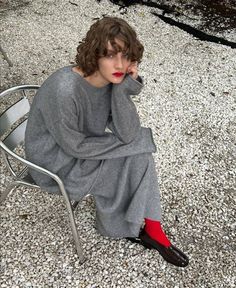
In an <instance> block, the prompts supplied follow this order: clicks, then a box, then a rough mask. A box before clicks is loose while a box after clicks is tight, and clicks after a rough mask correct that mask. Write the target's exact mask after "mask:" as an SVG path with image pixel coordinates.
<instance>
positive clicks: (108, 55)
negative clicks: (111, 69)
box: [106, 54, 114, 58]
mask: <svg viewBox="0 0 236 288" xmlns="http://www.w3.org/2000/svg"><path fill="white" fill-rule="evenodd" d="M106 57H107V58H113V57H114V55H113V54H107V56H106Z"/></svg>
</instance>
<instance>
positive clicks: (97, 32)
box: [75, 17, 144, 77]
mask: <svg viewBox="0 0 236 288" xmlns="http://www.w3.org/2000/svg"><path fill="white" fill-rule="evenodd" d="M116 39H118V40H121V41H122V42H123V43H124V47H120V46H119V45H118V44H117V43H116V41H115V40H116ZM108 42H110V43H111V45H112V47H113V49H114V50H115V52H116V53H118V52H120V51H122V52H125V53H127V54H128V59H130V60H131V62H134V61H137V62H138V63H140V62H141V59H142V56H143V50H144V48H143V45H142V44H141V43H140V41H139V40H138V39H137V34H136V32H135V31H134V29H133V28H132V27H131V26H130V25H129V24H128V23H127V22H126V21H125V20H123V19H120V18H116V17H104V18H103V19H101V20H98V21H97V22H95V23H94V24H93V25H92V26H91V27H90V29H89V31H88V32H87V34H86V37H85V38H84V39H83V40H82V42H81V43H80V44H79V46H78V47H77V55H76V58H75V61H76V63H77V65H78V66H79V68H80V69H81V70H82V71H83V73H84V76H85V77H87V76H90V75H92V74H93V73H95V72H96V71H97V70H98V59H99V58H101V57H104V56H106V55H107V45H108Z"/></svg>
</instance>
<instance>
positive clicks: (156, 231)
mask: <svg viewBox="0 0 236 288" xmlns="http://www.w3.org/2000/svg"><path fill="white" fill-rule="evenodd" d="M145 224H146V225H145V228H144V229H145V231H146V232H147V234H148V235H149V236H150V237H151V238H152V239H154V240H156V241H157V242H159V243H160V244H162V245H164V246H165V247H169V246H170V245H171V243H170V241H169V239H168V238H167V237H166V235H165V233H164V231H163V230H162V228H161V223H160V222H159V221H155V220H151V219H147V218H145Z"/></svg>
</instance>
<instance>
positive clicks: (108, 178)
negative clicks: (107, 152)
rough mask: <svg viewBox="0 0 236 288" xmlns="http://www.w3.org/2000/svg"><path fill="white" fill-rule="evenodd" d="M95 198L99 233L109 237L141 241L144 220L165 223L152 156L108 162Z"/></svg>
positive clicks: (124, 158)
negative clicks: (163, 221)
mask: <svg viewBox="0 0 236 288" xmlns="http://www.w3.org/2000/svg"><path fill="white" fill-rule="evenodd" d="M93 195H94V197H95V201H96V209H97V217H96V224H97V229H98V231H99V232H100V233H101V234H103V235H105V236H110V237H137V236H138V234H139V231H140V227H141V225H142V223H143V220H144V218H151V219H154V220H157V221H160V219H161V207H160V193H159V187H158V182H157V174H156V170H155V163H154V160H153V157H152V154H151V153H144V154H139V155H135V156H129V157H123V158H117V159H111V160H105V161H104V163H103V168H102V170H101V173H100V177H99V180H98V182H97V184H96V187H95V188H94V191H93Z"/></svg>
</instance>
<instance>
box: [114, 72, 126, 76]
mask: <svg viewBox="0 0 236 288" xmlns="http://www.w3.org/2000/svg"><path fill="white" fill-rule="evenodd" d="M112 75H114V76H115V77H121V76H123V75H124V73H122V72H116V73H113V74H112Z"/></svg>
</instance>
